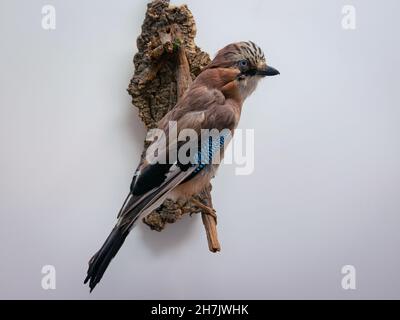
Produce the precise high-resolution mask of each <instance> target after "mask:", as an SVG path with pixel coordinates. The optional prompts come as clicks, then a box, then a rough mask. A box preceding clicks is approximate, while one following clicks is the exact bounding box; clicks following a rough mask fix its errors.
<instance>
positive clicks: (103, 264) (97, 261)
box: [84, 226, 129, 292]
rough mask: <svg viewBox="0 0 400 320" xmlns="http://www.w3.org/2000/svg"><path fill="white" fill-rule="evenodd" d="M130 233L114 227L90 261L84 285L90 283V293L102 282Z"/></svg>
mask: <svg viewBox="0 0 400 320" xmlns="http://www.w3.org/2000/svg"><path fill="white" fill-rule="evenodd" d="M128 233H129V231H126V230H121V228H120V227H118V226H116V227H114V229H113V230H112V231H111V233H110V235H109V236H108V238H107V240H106V241H105V242H104V244H103V246H102V247H101V249H100V250H99V251H98V252H97V253H96V254H95V255H94V256H93V258H92V259H91V260H90V261H89V269H88V271H87V276H86V279H85V281H84V283H85V284H86V283H87V282H88V281H89V287H90V292H92V290H93V289H94V288H95V287H96V285H97V284H98V283H99V282H100V280H101V278H102V277H103V274H104V272H105V271H106V269H107V267H108V265H109V264H110V262H111V260H112V259H113V258H114V256H115V255H116V254H117V252H118V250H119V249H120V248H121V246H122V245H123V243H124V241H125V239H126V237H127V235H128Z"/></svg>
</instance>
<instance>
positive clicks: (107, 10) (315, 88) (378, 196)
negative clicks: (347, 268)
mask: <svg viewBox="0 0 400 320" xmlns="http://www.w3.org/2000/svg"><path fill="white" fill-rule="evenodd" d="M173 2H174V3H176V4H179V3H181V1H173ZM186 3H188V5H189V8H191V10H192V11H193V14H194V16H195V18H196V21H197V26H198V37H197V43H198V45H200V46H201V47H202V48H203V49H204V50H205V51H207V52H210V53H215V52H216V50H217V49H219V48H221V47H223V46H224V45H226V44H227V43H229V42H233V41H240V40H249V39H250V40H253V41H255V42H256V43H258V44H259V45H260V46H261V47H262V48H263V49H264V51H265V53H266V56H267V58H268V60H269V62H270V64H271V65H273V66H274V67H276V68H278V69H279V70H280V71H281V76H279V77H275V78H270V79H266V80H265V81H263V83H262V84H261V85H260V87H259V88H258V90H257V92H256V93H255V94H254V96H252V97H251V98H250V99H249V100H248V101H247V103H246V106H245V109H244V112H243V117H242V120H241V123H240V127H241V128H252V129H254V130H255V138H256V150H255V152H256V153H255V157H256V158H255V160H256V162H255V172H254V174H252V175H250V176H241V177H238V176H235V174H234V169H235V168H234V167H233V166H225V167H223V168H221V170H220V172H219V175H218V177H217V178H216V179H215V181H214V192H213V195H214V204H215V207H216V209H217V211H218V215H219V224H218V229H219V237H220V241H221V243H222V252H221V253H219V254H212V253H210V252H208V248H207V242H206V238H205V234H204V230H203V226H202V223H201V219H200V217H199V216H193V217H192V218H189V217H186V218H185V219H183V220H182V221H180V222H179V223H176V224H174V225H170V226H168V228H167V229H166V230H165V231H164V232H162V233H157V232H154V231H150V230H149V229H148V228H147V227H145V226H143V225H141V226H140V227H138V228H137V229H135V232H133V233H132V234H131V235H130V236H129V238H128V239H127V241H126V243H125V245H124V247H123V248H122V250H121V251H120V253H119V254H118V256H117V257H116V259H115V260H114V261H113V262H112V264H111V266H110V268H109V269H108V270H107V272H106V274H105V276H104V278H103V280H102V282H101V283H100V285H99V286H98V287H97V288H96V290H95V291H94V292H93V293H92V294H91V295H89V293H88V289H87V287H85V286H84V285H83V284H82V281H83V279H84V277H85V274H86V268H87V260H88V258H89V257H90V256H91V255H92V254H93V253H94V252H95V251H96V250H97V249H98V247H99V246H100V245H101V244H102V242H103V241H104V239H105V237H106V236H107V235H108V233H109V231H110V229H111V227H112V225H113V223H114V221H115V215H116V213H117V210H118V209H119V207H120V205H121V202H122V201H123V199H124V197H125V195H126V192H127V191H128V187H129V183H130V179H131V174H132V173H133V170H134V169H135V166H136V165H137V161H138V157H139V154H140V152H141V147H142V140H143V138H144V134H145V131H144V127H143V125H142V124H141V123H140V121H139V120H138V117H137V112H136V110H135V108H133V107H132V106H131V103H130V97H129V96H128V94H127V92H126V88H127V86H128V83H129V79H130V77H131V75H132V73H133V66H132V58H133V55H134V53H135V50H136V47H135V41H136V37H137V35H138V34H139V32H140V26H141V23H142V20H143V18H144V12H145V8H146V1H134V0H119V1H114V2H110V1H94V0H91V1H77V0H75V1H65V0H64V1H61V0H49V1H39V0H34V1H32V0H29V1H28V0H25V1H23V0H18V1H15V0H2V1H1V2H0V39H1V50H0V65H1V72H0V87H1V90H0V145H1V151H2V153H1V158H0V170H1V171H0V174H1V179H0V219H1V220H0V261H1V262H2V263H1V264H0V298H37V299H53V298H68V299H69V298H71V299H81V298H82V299H97V298H136V299H137V298H144V299H145V298H154V299H156V298H162V299H167V298H170V299H173V298H178V299H180V298H209V299H213V298H239V299H244V298H255V299H265V298H341V299H347V298H400V280H399V277H398V270H399V269H400V259H399V255H398V245H399V242H400V236H399V232H398V225H399V222H400V218H399V207H400V198H399V197H398V190H399V189H398V188H399V182H400V168H399V161H400V148H399V147H400V144H399V142H400V139H399V134H400V131H399V125H398V121H399V116H400V111H399V105H400V97H399V91H398V84H399V73H400V63H399V57H400V52H399V51H400V50H399V45H398V41H397V38H398V30H399V27H400V25H399V24H400V22H399V20H398V18H397V12H398V11H399V9H400V5H399V2H398V1H394V0H387V1H384V2H382V1H377V0H368V1H367V0H365V1H352V3H353V4H354V5H355V6H356V9H357V28H356V30H354V31H345V30H343V29H342V26H341V19H342V14H341V9H342V6H343V5H345V4H347V2H345V1H339V0H332V1H329V2H328V1H319V0H303V1H295V0H290V1H289V0H285V1H261V0H258V1H257V0H252V1H251V0H248V1H232V0H229V1H228V0H224V1H223V0H219V1H211V0H206V1H194V0H190V1H189V0H187V1H186ZM44 4H52V5H54V6H55V8H56V10H57V28H56V30H54V31H50V32H49V31H44V30H43V29H42V28H41V25H40V20H41V8H42V6H43V5H44ZM47 264H50V265H54V266H55V268H56V272H57V288H56V290H47V291H46V290H43V289H42V287H41V279H42V274H41V268H42V266H43V265H47ZM346 264H351V265H354V266H355V267H356V270H357V290H355V291H345V290H343V289H342V287H341V279H342V274H341V273H340V271H341V268H342V266H344V265H346Z"/></svg>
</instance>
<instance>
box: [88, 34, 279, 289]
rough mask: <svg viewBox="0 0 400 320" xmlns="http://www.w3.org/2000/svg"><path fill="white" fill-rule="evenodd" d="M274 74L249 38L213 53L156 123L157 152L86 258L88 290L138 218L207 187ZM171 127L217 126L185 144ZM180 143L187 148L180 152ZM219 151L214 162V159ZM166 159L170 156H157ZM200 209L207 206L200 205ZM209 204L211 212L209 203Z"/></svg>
mask: <svg viewBox="0 0 400 320" xmlns="http://www.w3.org/2000/svg"><path fill="white" fill-rule="evenodd" d="M278 74H279V72H278V71H277V70H276V69H274V68H272V67H270V66H268V65H267V64H266V61H265V57H264V53H263V52H262V50H261V49H260V47H258V46H257V45H256V44H254V43H253V42H251V41H249V42H238V43H232V44H229V45H227V46H226V47H225V48H223V49H221V50H220V51H219V52H218V53H217V55H216V57H215V58H214V60H213V61H212V62H211V63H210V64H209V65H208V66H207V67H206V68H205V69H204V70H203V71H202V72H201V73H200V74H199V76H198V77H197V78H196V79H195V80H194V81H193V83H192V84H191V85H190V86H189V88H188V89H187V91H186V92H185V93H184V94H183V96H182V98H181V99H180V100H179V101H178V103H177V104H176V106H175V107H174V108H173V109H172V110H171V111H169V112H168V113H167V114H166V115H165V117H164V118H163V119H162V120H161V121H160V122H159V124H158V128H159V129H160V130H162V131H163V132H165V135H163V136H162V137H159V136H157V139H154V141H153V142H152V144H151V145H150V147H149V148H148V150H156V152H154V153H152V154H148V156H146V158H145V160H144V161H142V163H141V164H140V165H139V167H138V168H137V170H136V173H135V175H134V177H133V179H132V183H131V186H130V192H129V195H128V197H127V199H126V200H125V202H124V204H123V206H122V208H121V210H120V212H119V214H118V221H117V223H116V225H115V227H114V229H113V230H112V231H111V234H110V235H109V236H108V238H107V240H106V241H105V243H104V244H103V246H102V247H101V248H100V250H99V251H98V252H97V253H96V254H95V255H94V256H93V257H92V258H91V260H90V261H89V269H88V272H87V277H86V279H85V283H87V282H88V281H89V287H90V291H92V290H93V289H94V287H95V286H96V285H97V283H98V282H99V281H100V280H101V278H102V276H103V274H104V272H105V270H106V268H107V267H108V265H109V263H110V262H111V260H112V259H113V257H114V256H115V255H116V253H117V252H118V250H119V249H120V248H121V246H122V244H123V243H124V241H125V239H126V237H127V235H128V234H129V232H130V231H131V230H132V228H133V226H134V225H135V223H136V222H137V221H138V220H139V219H140V218H143V217H145V216H146V215H148V214H149V213H151V212H152V211H153V210H155V209H156V208H157V207H159V206H160V205H161V204H162V203H163V201H164V200H165V199H173V200H178V199H182V198H183V199H189V198H190V197H191V196H193V195H195V194H198V193H199V192H201V191H203V190H204V188H206V187H207V186H208V184H209V182H210V179H212V178H213V177H214V174H215V171H216V169H217V168H218V166H219V162H220V160H221V159H222V158H223V150H224V148H225V147H226V145H227V144H228V143H229V141H230V138H231V136H232V135H233V133H234V130H235V128H236V127H237V125H238V122H239V119H240V114H241V111H242V105H243V102H244V100H245V99H246V98H247V97H248V96H249V95H250V94H251V93H252V92H253V91H254V90H255V88H256V86H257V84H258V82H259V80H260V79H262V78H263V77H265V76H275V75H278ZM171 123H172V124H173V125H172V126H171ZM171 128H173V130H175V131H176V132H177V134H178V135H179V134H180V133H183V131H184V130H187V129H191V130H192V132H193V131H194V132H195V133H197V135H198V137H200V136H201V135H202V132H203V131H204V129H209V130H214V131H215V129H216V130H217V132H219V136H218V137H217V139H214V137H211V136H210V137H208V138H205V139H203V138H199V139H192V140H191V141H190V140H189V141H188V142H187V141H185V142H186V143H184V141H180V140H179V138H173V137H172V138H171V137H170V136H171V135H170V134H169V133H170V132H171V130H172V129H171ZM188 144H189V148H188ZM191 147H195V148H196V151H195V152H194V153H193V152H192V153H190V152H189V155H188V152H186V151H188V150H192V149H191ZM183 148H185V152H179V151H182V150H183ZM174 152H175V154H178V155H179V154H184V155H186V156H188V157H189V161H183V160H182V159H181V158H180V157H179V156H175V157H173V156H172V154H173V153H174ZM217 154H218V158H219V161H218V162H217V161H214V159H215V158H216V157H217ZM167 158H168V161H160V159H164V160H165V159H167ZM171 159H172V160H171ZM202 208H203V209H204V208H207V206H205V205H202ZM208 209H209V210H208V211H209V213H210V214H214V212H213V209H212V208H208Z"/></svg>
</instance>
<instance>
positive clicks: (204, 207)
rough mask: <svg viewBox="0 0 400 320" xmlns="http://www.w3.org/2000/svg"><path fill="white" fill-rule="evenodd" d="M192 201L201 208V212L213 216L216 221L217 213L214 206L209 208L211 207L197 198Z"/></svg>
mask: <svg viewBox="0 0 400 320" xmlns="http://www.w3.org/2000/svg"><path fill="white" fill-rule="evenodd" d="M192 203H193V204H194V205H195V206H196V207H197V208H199V209H201V211H202V213H204V214H207V215H210V216H211V217H213V218H214V219H215V221H217V213H216V211H215V209H214V208H211V207H209V206H207V205H205V204H204V203H202V202H201V201H199V200H197V199H192Z"/></svg>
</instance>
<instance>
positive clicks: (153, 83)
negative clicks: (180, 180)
mask: <svg viewBox="0 0 400 320" xmlns="http://www.w3.org/2000/svg"><path fill="white" fill-rule="evenodd" d="M195 35H196V25H195V21H194V18H193V15H192V13H191V12H190V11H189V9H188V7H187V6H186V5H181V6H172V5H170V4H169V0H154V1H152V2H150V3H149V4H148V5H147V12H146V17H145V19H144V22H143V25H142V33H141V35H140V36H139V37H138V39H137V47H138V52H137V53H136V55H135V57H134V60H133V62H134V66H135V72H134V76H133V78H132V79H131V82H130V84H129V88H128V92H129V94H130V95H131V96H132V103H133V104H134V105H135V106H136V107H137V108H138V109H139V116H140V118H141V119H142V121H143V122H144V124H145V125H146V127H147V128H148V129H151V128H154V127H156V126H157V122H158V121H159V120H161V118H162V117H163V116H164V115H165V114H166V113H167V112H168V111H169V110H171V109H172V108H173V107H174V106H175V104H176V103H177V101H178V100H179V98H180V97H181V96H182V95H183V93H184V92H185V91H186V89H187V88H188V87H189V85H190V83H191V82H192V80H193V79H195V78H196V76H197V75H198V74H199V73H200V72H201V71H202V69H203V68H204V67H205V66H206V65H208V64H209V63H210V61H211V60H210V57H209V55H208V54H207V53H206V52H203V51H201V50H200V48H199V47H197V46H196V44H195V42H194V38H195ZM147 147H148V142H145V143H144V148H145V150H146V148H147ZM144 155H145V151H144V152H143V154H142V159H143V157H144ZM192 199H196V200H199V201H200V202H201V203H204V205H206V206H208V207H211V208H212V199H211V184H210V185H209V186H208V188H207V189H206V190H204V191H203V192H202V193H201V194H198V195H195V196H194V197H193V198H192ZM192 199H190V200H189V201H178V202H174V201H172V200H166V201H164V203H163V204H162V205H161V206H160V207H159V208H158V209H157V210H156V211H154V212H152V213H151V214H149V215H148V216H147V217H145V218H144V219H143V222H144V223H145V224H147V225H148V226H149V227H150V228H151V229H153V230H157V231H162V230H163V229H164V228H165V226H166V224H167V223H174V222H176V221H177V220H179V219H180V218H182V216H183V215H186V214H188V213H189V214H190V215H192V214H193V213H199V212H201V213H202V220H203V224H204V227H205V230H206V234H207V241H208V247H209V249H210V251H211V252H218V251H220V250H221V247H220V244H219V241H218V235H217V228H216V224H217V220H216V218H214V217H213V216H211V215H210V214H208V213H207V212H206V210H204V209H201V208H199V207H197V206H196V204H195V203H193V201H192Z"/></svg>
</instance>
